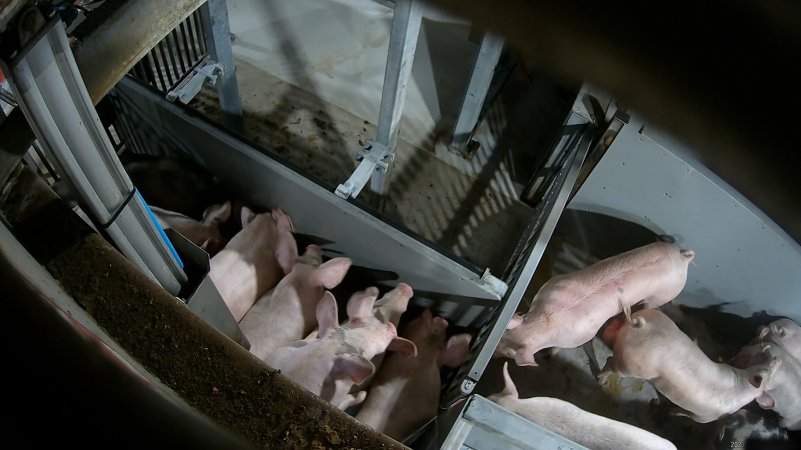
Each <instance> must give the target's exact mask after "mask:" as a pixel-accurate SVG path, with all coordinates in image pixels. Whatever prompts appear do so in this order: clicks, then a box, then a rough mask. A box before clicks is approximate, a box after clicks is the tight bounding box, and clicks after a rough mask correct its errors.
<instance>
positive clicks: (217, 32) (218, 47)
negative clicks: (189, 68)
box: [200, 0, 244, 130]
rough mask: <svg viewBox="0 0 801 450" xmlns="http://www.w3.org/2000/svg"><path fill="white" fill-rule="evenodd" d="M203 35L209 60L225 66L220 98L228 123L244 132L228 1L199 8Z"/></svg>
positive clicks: (213, 1) (215, 1) (214, 0)
mask: <svg viewBox="0 0 801 450" xmlns="http://www.w3.org/2000/svg"><path fill="white" fill-rule="evenodd" d="M200 17H201V20H202V21H203V35H204V39H205V42H206V49H207V51H208V53H209V58H210V59H211V60H213V61H215V62H216V63H218V64H220V65H221V66H222V75H221V76H219V77H218V79H217V81H216V84H217V96H218V98H219V100H220V109H221V110H222V112H223V115H224V117H225V121H226V123H227V124H228V125H229V126H231V127H233V128H234V129H236V130H242V127H243V126H244V122H243V120H242V99H241V97H240V95H239V85H238V84H237V81H236V67H235V66H234V53H233V50H232V49H231V29H230V27H229V25H228V7H227V6H226V3H225V0H208V1H207V2H206V3H205V4H203V6H201V7H200Z"/></svg>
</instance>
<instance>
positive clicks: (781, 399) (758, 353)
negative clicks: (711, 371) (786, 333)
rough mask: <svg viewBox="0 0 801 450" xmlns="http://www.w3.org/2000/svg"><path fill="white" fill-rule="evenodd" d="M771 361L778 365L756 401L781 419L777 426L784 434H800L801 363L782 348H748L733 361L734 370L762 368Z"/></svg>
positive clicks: (770, 345) (770, 346)
mask: <svg viewBox="0 0 801 450" xmlns="http://www.w3.org/2000/svg"><path fill="white" fill-rule="evenodd" d="M771 358H775V359H778V360H779V361H781V364H779V365H778V367H777V368H776V370H775V371H774V372H773V374H772V375H771V377H770V380H768V382H767V385H766V387H765V393H764V394H762V395H760V396H759V397H757V398H756V401H757V403H758V404H759V406H761V407H762V408H765V409H772V410H773V411H775V412H776V414H778V415H779V416H781V417H782V420H781V422H780V423H779V424H780V425H781V426H783V427H785V428H787V429H788V430H801V362H798V360H796V359H795V358H794V357H793V356H792V355H791V354H790V353H789V352H788V351H786V350H785V349H784V348H783V347H781V346H779V345H776V344H773V343H770V344H756V345H749V346H747V347H745V348H743V349H742V350H740V353H738V354H737V356H735V357H734V359H733V361H732V364H734V366H735V367H739V368H746V367H749V366H753V365H758V364H764V363H765V361H768V360H770V359H771Z"/></svg>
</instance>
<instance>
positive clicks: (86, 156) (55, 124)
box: [3, 17, 187, 295]
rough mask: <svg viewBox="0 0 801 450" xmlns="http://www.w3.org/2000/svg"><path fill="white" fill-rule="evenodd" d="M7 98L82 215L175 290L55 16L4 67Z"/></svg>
mask: <svg viewBox="0 0 801 450" xmlns="http://www.w3.org/2000/svg"><path fill="white" fill-rule="evenodd" d="M3 70H4V72H5V74H6V76H7V77H8V79H9V81H10V84H11V88H12V90H13V93H14V96H15V97H16V99H17V102H18V103H19V106H20V109H21V110H22V111H23V112H24V114H25V117H26V118H27V121H28V123H30V125H31V128H32V129H33V131H34V133H35V135H36V137H37V138H38V140H39V142H40V143H41V144H42V146H43V147H44V148H45V150H46V152H47V155H48V158H49V159H50V160H51V161H52V162H53V163H54V164H55V166H56V170H57V172H58V174H59V175H60V176H61V177H63V178H66V179H68V180H70V182H71V184H72V185H73V186H74V187H75V190H76V194H78V195H79V196H80V198H81V200H82V202H83V204H84V205H85V206H86V213H87V214H89V215H90V216H91V217H92V219H93V221H94V222H95V223H96V224H97V225H98V226H99V227H102V228H103V229H104V230H105V233H106V234H107V236H108V237H109V238H110V239H111V240H112V241H113V242H114V243H115V244H116V246H117V248H119V250H120V252H121V253H122V254H123V255H125V256H126V257H127V258H128V259H129V260H130V261H131V262H132V263H133V264H134V265H136V266H137V267H138V268H139V269H140V270H141V271H142V272H143V273H144V274H146V275H148V276H149V277H151V278H152V279H154V280H155V281H157V282H158V283H160V284H161V285H162V286H163V287H164V288H165V289H166V290H167V291H169V292H170V293H172V294H173V295H177V294H178V292H179V291H180V289H181V285H182V284H183V283H185V282H186V280H187V277H186V274H185V273H184V271H183V269H182V263H181V261H180V259H179V257H178V255H177V253H175V250H174V249H173V248H172V245H171V244H170V242H169V240H167V239H166V237H165V236H164V231H163V230H162V229H161V227H159V226H158V224H157V223H155V221H154V220H153V219H152V218H151V215H152V213H150V210H149V209H148V207H147V205H146V204H145V203H144V201H143V200H142V198H141V196H139V195H137V191H136V189H134V186H133V184H132V183H131V180H130V178H128V175H127V174H126V172H125V169H124V168H123V167H122V164H121V163H120V161H119V158H117V154H116V153H115V152H114V148H113V147H112V145H111V142H110V141H109V138H108V135H107V134H106V131H105V130H104V129H103V126H102V124H101V123H100V119H99V118H98V116H97V112H96V111H95V109H94V106H93V105H92V101H91V99H90V97H89V94H88V92H87V89H86V85H85V84H84V83H83V80H82V78H81V75H80V73H79V72H78V67H77V65H76V64H75V59H74V58H73V54H72V50H71V49H70V46H69V44H68V43H67V35H66V33H65V32H64V24H63V23H62V22H61V20H59V19H58V18H57V17H56V18H55V19H53V20H51V21H50V22H49V23H48V24H46V25H45V26H44V28H43V29H42V30H41V31H39V32H38V33H37V34H36V37H35V38H34V39H33V40H32V41H31V43H29V44H28V45H26V47H25V48H23V49H22V50H21V51H20V52H19V54H18V56H17V57H15V58H14V59H13V60H12V61H11V62H10V64H9V67H6V66H5V65H4V66H3Z"/></svg>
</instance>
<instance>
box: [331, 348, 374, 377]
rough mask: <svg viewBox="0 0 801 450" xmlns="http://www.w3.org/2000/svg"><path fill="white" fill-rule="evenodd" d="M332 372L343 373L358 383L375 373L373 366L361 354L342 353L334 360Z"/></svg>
mask: <svg viewBox="0 0 801 450" xmlns="http://www.w3.org/2000/svg"><path fill="white" fill-rule="evenodd" d="M334 373H335V374H337V375H345V376H347V377H348V378H350V379H351V381H353V382H354V383H356V384H360V383H362V382H363V381H364V380H366V379H367V377H369V376H370V375H372V374H373V373H375V366H374V365H373V363H371V362H370V360H369V359H366V358H364V357H363V356H359V355H354V354H350V353H344V354H341V355H338V356H337V357H336V359H335V360H334Z"/></svg>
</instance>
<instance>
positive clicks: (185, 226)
mask: <svg viewBox="0 0 801 450" xmlns="http://www.w3.org/2000/svg"><path fill="white" fill-rule="evenodd" d="M150 210H151V211H153V214H154V215H155V216H156V219H158V221H159V225H161V228H164V229H167V228H172V229H173V230H175V231H177V232H178V233H180V234H181V235H182V236H183V237H185V238H187V239H188V240H190V241H192V243H194V244H195V245H197V246H198V247H200V248H202V249H204V250H206V252H207V253H208V254H209V256H214V255H216V254H217V253H218V252H219V251H220V250H221V249H222V248H223V247H224V246H225V238H224V237H223V236H222V234H220V225H221V224H223V223H224V222H225V221H227V220H228V218H229V217H231V202H230V201H228V202H225V203H223V204H222V205H212V206H209V207H208V208H206V210H205V211H204V212H203V219H202V220H201V221H200V222H198V221H197V220H195V219H193V218H191V217H187V216H185V215H183V214H181V213H177V212H174V211H169V210H166V209H163V208H159V207H157V206H150Z"/></svg>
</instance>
